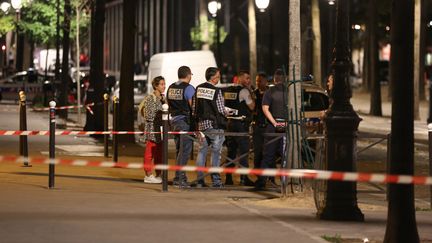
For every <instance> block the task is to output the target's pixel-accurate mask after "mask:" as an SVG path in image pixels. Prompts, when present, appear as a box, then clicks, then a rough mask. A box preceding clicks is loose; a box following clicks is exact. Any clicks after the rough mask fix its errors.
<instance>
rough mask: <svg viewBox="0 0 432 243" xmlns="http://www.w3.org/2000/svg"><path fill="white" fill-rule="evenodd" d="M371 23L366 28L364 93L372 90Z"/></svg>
mask: <svg viewBox="0 0 432 243" xmlns="http://www.w3.org/2000/svg"><path fill="white" fill-rule="evenodd" d="M369 25H370V24H369V22H368V23H367V26H366V31H365V38H364V50H363V53H364V55H363V76H362V78H363V82H362V89H363V91H369V90H370V85H369V84H370V83H369V72H370V50H369V49H370V46H371V45H370V32H371V26H369Z"/></svg>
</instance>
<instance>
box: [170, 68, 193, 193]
mask: <svg viewBox="0 0 432 243" xmlns="http://www.w3.org/2000/svg"><path fill="white" fill-rule="evenodd" d="M177 76H178V78H179V80H178V81H177V82H175V83H173V84H171V85H170V86H169V88H168V91H167V99H168V105H169V112H170V114H171V126H172V128H173V130H174V131H190V127H191V115H192V114H191V107H192V99H193V96H194V95H195V88H194V87H193V86H192V85H190V84H189V83H190V81H191V79H192V72H191V69H190V68H189V67H187V66H181V67H180V68H179V69H178V71H177ZM174 139H175V143H176V154H177V158H176V165H186V164H187V162H188V160H189V156H190V154H191V152H192V145H193V144H192V139H191V138H190V137H189V136H187V135H176V136H175V137H174ZM173 184H174V185H179V186H180V187H186V186H188V184H187V177H186V174H185V172H180V171H176V175H175V177H174V180H173Z"/></svg>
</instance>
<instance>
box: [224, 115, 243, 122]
mask: <svg viewBox="0 0 432 243" xmlns="http://www.w3.org/2000/svg"><path fill="white" fill-rule="evenodd" d="M227 118H228V119H229V120H238V121H243V120H245V119H246V116H227Z"/></svg>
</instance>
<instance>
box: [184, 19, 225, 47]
mask: <svg viewBox="0 0 432 243" xmlns="http://www.w3.org/2000/svg"><path fill="white" fill-rule="evenodd" d="M215 30H216V20H214V19H212V20H208V19H207V18H206V17H205V18H201V19H200V22H199V24H198V25H197V26H194V27H192V29H191V31H190V36H191V40H192V43H193V46H194V48H195V49H201V46H202V45H204V44H209V45H210V46H212V47H214V45H216V43H215V39H216V35H217V32H216V31H215ZM204 33H208V34H207V35H206V34H204ZM227 35H228V33H227V32H226V31H225V28H224V27H223V26H220V27H219V43H223V42H224V41H225V38H226V37H227Z"/></svg>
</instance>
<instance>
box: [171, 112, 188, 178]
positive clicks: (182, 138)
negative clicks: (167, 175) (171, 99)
mask: <svg viewBox="0 0 432 243" xmlns="http://www.w3.org/2000/svg"><path fill="white" fill-rule="evenodd" d="M171 126H172V128H173V130H174V131H189V130H190V126H189V124H188V123H187V122H186V118H183V119H179V120H176V121H174V122H172V123H171ZM189 136H190V135H175V137H174V141H175V144H176V155H177V158H176V165H186V164H187V162H188V161H189V156H190V154H191V152H192V144H193V143H192V142H193V140H192V138H190V137H189ZM175 177H176V178H177V179H179V180H180V179H181V180H184V181H187V178H186V174H185V172H180V171H176V173H175Z"/></svg>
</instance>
